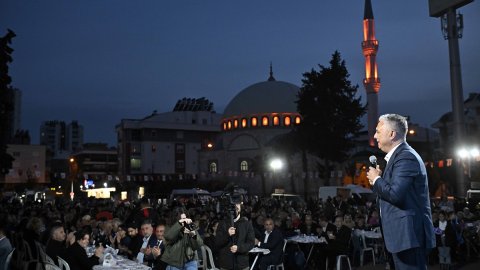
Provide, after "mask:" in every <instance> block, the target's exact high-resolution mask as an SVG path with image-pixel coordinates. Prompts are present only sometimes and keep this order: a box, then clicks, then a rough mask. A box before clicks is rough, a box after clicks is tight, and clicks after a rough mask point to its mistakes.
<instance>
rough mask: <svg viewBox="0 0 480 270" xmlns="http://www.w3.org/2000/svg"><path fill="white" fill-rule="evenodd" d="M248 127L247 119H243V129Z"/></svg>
mask: <svg viewBox="0 0 480 270" xmlns="http://www.w3.org/2000/svg"><path fill="white" fill-rule="evenodd" d="M245 127H247V119H245V118H243V119H242V128H245Z"/></svg>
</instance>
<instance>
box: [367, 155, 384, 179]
mask: <svg viewBox="0 0 480 270" xmlns="http://www.w3.org/2000/svg"><path fill="white" fill-rule="evenodd" d="M369 161H370V167H368V171H367V178H368V182H369V183H370V185H372V186H373V185H375V181H377V179H378V178H380V176H381V175H382V170H380V165H378V164H377V157H376V156H370V158H369Z"/></svg>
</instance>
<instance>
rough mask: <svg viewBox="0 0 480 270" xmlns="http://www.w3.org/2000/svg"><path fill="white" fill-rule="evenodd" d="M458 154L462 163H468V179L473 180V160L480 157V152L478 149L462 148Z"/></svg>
mask: <svg viewBox="0 0 480 270" xmlns="http://www.w3.org/2000/svg"><path fill="white" fill-rule="evenodd" d="M457 154H458V156H459V157H460V159H461V160H462V161H463V160H467V161H468V164H467V166H468V168H467V169H468V171H467V172H468V179H469V180H471V177H472V170H471V165H472V163H471V160H472V159H476V158H478V156H479V155H480V151H479V150H478V148H477V147H462V148H460V149H459V150H458V153H457Z"/></svg>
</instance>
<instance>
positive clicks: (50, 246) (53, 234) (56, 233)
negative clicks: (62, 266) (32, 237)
mask: <svg viewBox="0 0 480 270" xmlns="http://www.w3.org/2000/svg"><path fill="white" fill-rule="evenodd" d="M66 237H67V235H66V234H65V229H64V227H63V224H62V223H60V222H57V223H54V224H53V225H52V228H51V229H50V238H49V239H48V241H47V246H46V249H45V251H46V253H47V255H48V256H49V257H50V258H51V259H52V260H53V261H54V262H55V264H57V265H58V259H57V256H60V257H61V258H66V257H67V245H66V244H65V239H66ZM70 244H73V241H71V243H70Z"/></svg>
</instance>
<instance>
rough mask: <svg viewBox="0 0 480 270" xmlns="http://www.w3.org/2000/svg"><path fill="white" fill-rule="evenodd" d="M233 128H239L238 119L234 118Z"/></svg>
mask: <svg viewBox="0 0 480 270" xmlns="http://www.w3.org/2000/svg"><path fill="white" fill-rule="evenodd" d="M233 128H238V119H235V120H233Z"/></svg>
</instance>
